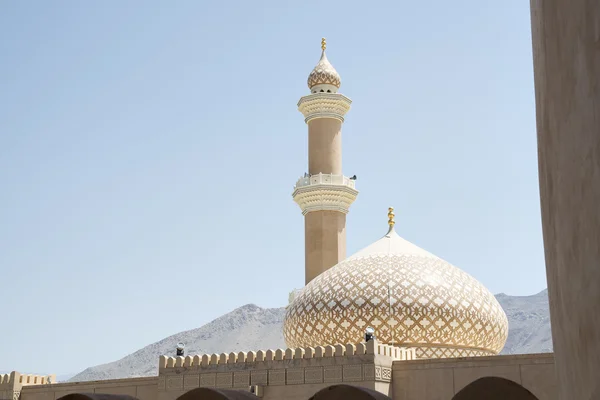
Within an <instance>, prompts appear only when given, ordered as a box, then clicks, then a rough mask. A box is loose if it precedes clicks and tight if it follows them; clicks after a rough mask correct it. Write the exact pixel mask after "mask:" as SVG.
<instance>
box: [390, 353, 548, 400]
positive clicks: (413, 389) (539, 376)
mask: <svg viewBox="0 0 600 400" xmlns="http://www.w3.org/2000/svg"><path fill="white" fill-rule="evenodd" d="M484 377H499V378H505V379H508V380H511V381H513V382H516V383H518V384H520V385H522V386H523V387H525V388H526V389H527V390H529V391H530V392H531V393H533V394H534V395H535V396H537V398H538V399H539V400H556V399H558V397H557V387H556V380H555V378H554V357H553V355H552V354H527V355H509V356H492V357H471V358H464V359H435V360H418V361H394V363H393V365H392V393H393V399H394V400H452V398H453V397H454V395H455V394H456V393H458V392H459V391H460V390H461V389H463V388H464V387H465V386H467V385H468V384H470V383H471V382H473V381H475V380H477V379H479V378H484Z"/></svg>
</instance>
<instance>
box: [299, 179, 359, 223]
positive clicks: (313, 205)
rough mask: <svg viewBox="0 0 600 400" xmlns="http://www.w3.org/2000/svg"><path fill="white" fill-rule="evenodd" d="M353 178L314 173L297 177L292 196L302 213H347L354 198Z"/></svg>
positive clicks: (355, 191)
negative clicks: (327, 211)
mask: <svg viewBox="0 0 600 400" xmlns="http://www.w3.org/2000/svg"><path fill="white" fill-rule="evenodd" d="M355 182H356V181H355V180H354V179H351V178H348V177H347V176H344V175H334V174H316V175H311V176H306V177H302V178H300V179H298V181H297V182H296V186H295V187H294V193H293V194H292V197H293V198H294V201H295V202H296V203H297V204H298V206H300V209H301V210H302V215H306V214H307V213H309V212H312V211H325V210H329V211H338V212H342V213H344V214H347V213H348V211H349V209H350V205H351V204H352V203H353V202H354V200H356V197H357V196H358V191H357V190H356V188H355Z"/></svg>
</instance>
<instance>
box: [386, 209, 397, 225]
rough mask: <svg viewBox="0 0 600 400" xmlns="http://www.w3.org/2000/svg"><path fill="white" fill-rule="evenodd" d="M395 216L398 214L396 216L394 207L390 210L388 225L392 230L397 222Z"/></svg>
mask: <svg viewBox="0 0 600 400" xmlns="http://www.w3.org/2000/svg"><path fill="white" fill-rule="evenodd" d="M395 216H396V214H394V207H390V208H388V225H389V226H390V228H393V227H394V225H395V224H396V221H394V217H395Z"/></svg>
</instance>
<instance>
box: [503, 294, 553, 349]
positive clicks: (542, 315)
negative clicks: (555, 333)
mask: <svg viewBox="0 0 600 400" xmlns="http://www.w3.org/2000/svg"><path fill="white" fill-rule="evenodd" d="M496 299H498V302H499V303H500V305H501V306H502V308H503V309H504V312H506V315H507V316H508V327H509V330H508V339H507V340H506V344H505V345H504V349H503V350H502V353H501V354H528V353H548V352H551V351H552V333H551V331H550V308H549V306H548V290H547V289H546V290H542V291H541V292H540V293H538V294H535V295H533V296H507V295H505V294H503V293H501V294H498V295H496Z"/></svg>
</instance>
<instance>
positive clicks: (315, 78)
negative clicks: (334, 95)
mask: <svg viewBox="0 0 600 400" xmlns="http://www.w3.org/2000/svg"><path fill="white" fill-rule="evenodd" d="M325 48H326V42H325V39H324V38H323V40H322V41H321V49H322V50H323V51H322V53H321V59H320V60H319V62H318V63H317V65H316V67H314V68H313V70H312V71H311V73H310V75H308V88H309V89H311V90H312V89H313V88H314V87H315V86H317V85H332V86H335V88H337V89H339V88H340V85H341V84H342V83H341V78H340V75H339V74H338V73H337V71H336V70H335V68H333V65H331V63H330V62H329V60H328V59H327V55H326V54H325Z"/></svg>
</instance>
